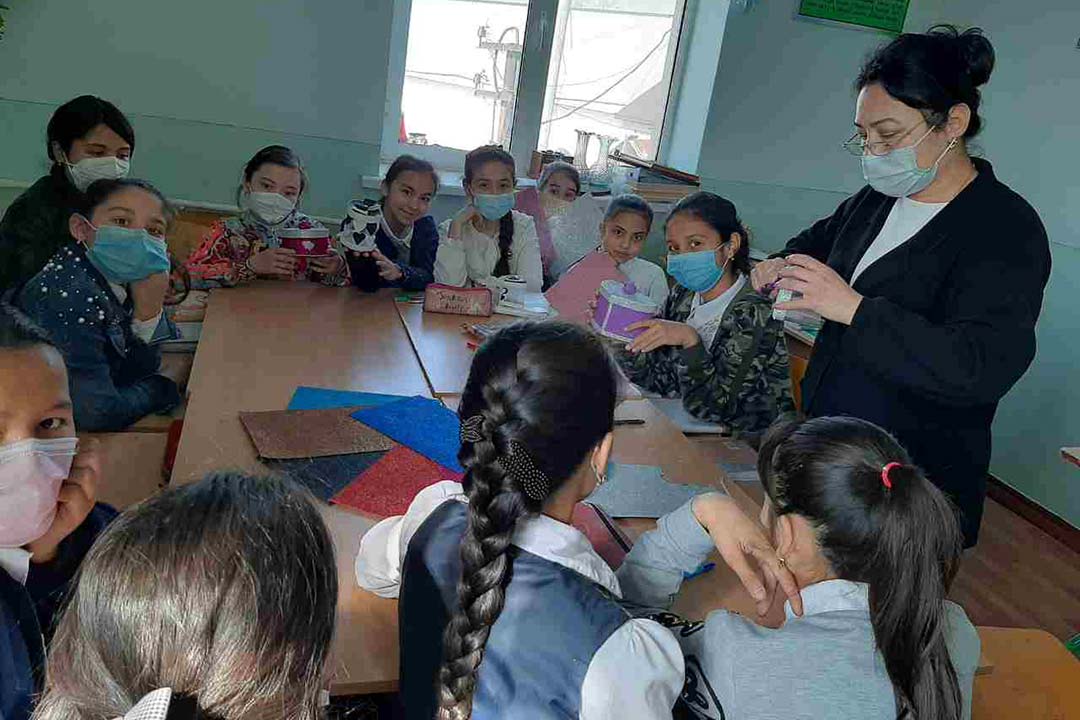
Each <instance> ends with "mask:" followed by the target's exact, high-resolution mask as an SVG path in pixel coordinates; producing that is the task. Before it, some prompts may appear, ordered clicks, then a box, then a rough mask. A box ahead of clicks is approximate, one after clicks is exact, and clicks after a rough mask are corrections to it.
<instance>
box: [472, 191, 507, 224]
mask: <svg viewBox="0 0 1080 720" xmlns="http://www.w3.org/2000/svg"><path fill="white" fill-rule="evenodd" d="M514 201H515V196H514V193H512V192H508V193H503V194H502V195H473V199H472V203H473V206H474V207H475V208H476V209H477V211H478V212H479V213H480V214H481V215H483V216H484V218H485V219H487V220H499V219H501V218H502V217H503V216H504V215H506V213H508V212H510V211H511V210H513V209H514Z"/></svg>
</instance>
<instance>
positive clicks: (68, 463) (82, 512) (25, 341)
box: [0, 306, 116, 720]
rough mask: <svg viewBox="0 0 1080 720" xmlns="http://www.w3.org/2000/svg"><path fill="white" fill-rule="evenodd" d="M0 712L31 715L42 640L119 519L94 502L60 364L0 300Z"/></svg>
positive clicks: (95, 462)
mask: <svg viewBox="0 0 1080 720" xmlns="http://www.w3.org/2000/svg"><path fill="white" fill-rule="evenodd" d="M0 408H3V412H0V497H2V498H3V501H2V502H0V668H3V672H0V717H3V718H5V720H28V718H29V717H30V712H31V710H32V702H33V699H34V698H35V697H36V696H37V695H38V694H39V693H40V692H41V690H42V688H41V678H42V671H43V670H44V666H45V641H46V640H47V639H48V638H50V637H52V631H53V618H54V616H55V615H56V614H57V610H58V608H59V606H60V603H61V601H62V599H63V598H64V597H65V596H66V595H67V592H68V586H69V584H70V583H71V582H72V579H73V578H74V577H75V573H76V571H77V570H78V569H79V565H80V563H81V562H82V559H83V556H85V555H86V553H87V551H88V550H89V549H90V545H91V544H92V543H93V542H94V538H96V537H97V535H98V533H100V532H101V530H102V529H103V528H104V527H105V525H106V524H107V523H108V522H109V520H111V519H112V518H113V516H115V515H116V512H115V511H114V510H112V508H110V507H108V506H105V505H100V504H97V505H96V504H95V503H94V499H95V496H96V491H97V484H98V476H99V474H100V468H101V458H100V453H99V452H98V446H97V441H96V440H91V439H86V440H82V441H79V440H78V439H76V437H75V423H74V422H73V420H72V415H71V398H70V396H69V395H68V379H67V372H66V370H65V369H64V360H63V358H62V357H61V356H60V353H59V352H58V351H57V349H56V348H55V347H54V346H53V345H52V343H51V342H50V341H49V339H48V338H47V337H46V335H45V334H44V332H42V331H41V330H40V329H38V328H36V327H34V326H33V325H31V324H30V322H29V321H28V320H27V319H26V318H25V317H24V316H23V315H22V314H21V313H19V312H18V311H16V310H14V309H13V308H11V307H8V306H0Z"/></svg>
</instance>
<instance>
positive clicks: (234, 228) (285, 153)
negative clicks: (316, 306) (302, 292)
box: [187, 145, 349, 288]
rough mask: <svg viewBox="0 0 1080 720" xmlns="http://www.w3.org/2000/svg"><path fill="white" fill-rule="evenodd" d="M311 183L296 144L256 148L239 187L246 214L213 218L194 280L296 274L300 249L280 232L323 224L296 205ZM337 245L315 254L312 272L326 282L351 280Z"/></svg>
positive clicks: (192, 265)
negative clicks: (283, 241) (328, 252)
mask: <svg viewBox="0 0 1080 720" xmlns="http://www.w3.org/2000/svg"><path fill="white" fill-rule="evenodd" d="M306 187H307V174H306V173H305V172H304V168H303V166H302V165H301V164H300V158H299V157H297V155H296V153H294V152H293V151H292V150H290V149H289V148H287V147H284V146H282V145H271V146H269V147H265V148H263V149H262V150H260V151H259V152H257V153H255V157H253V158H251V160H249V161H248V163H247V165H245V166H244V180H243V183H242V184H241V185H240V187H239V189H238V190H237V204H238V205H239V206H240V209H241V211H242V212H241V214H240V215H239V216H237V217H231V218H226V219H224V220H219V221H218V222H216V223H214V225H213V226H212V227H211V228H210V230H209V232H207V234H206V237H205V238H204V239H203V242H202V244H201V245H200V246H199V248H198V249H197V250H196V251H195V252H194V253H192V255H191V257H190V258H189V259H188V262H187V268H188V271H189V272H190V273H191V280H192V283H193V285H194V286H195V287H201V288H206V287H231V286H234V285H241V284H243V283H246V282H250V281H251V280H254V279H255V278H257V277H261V278H272V279H280V280H291V279H293V278H295V277H296V276H297V272H296V268H297V263H296V256H295V252H294V251H293V250H290V249H288V248H284V247H282V246H281V245H282V244H281V239H280V236H281V235H282V234H283V231H284V230H309V229H321V228H322V227H323V226H322V225H321V224H320V223H319V221H318V220H315V219H314V218H311V217H308V216H307V215H305V214H304V213H302V212H300V211H299V210H298V209H297V207H296V206H297V203H298V202H299V200H300V198H301V197H302V196H303V194H304V189H305V188H306ZM327 234H329V233H327ZM332 250H333V252H332V254H331V255H329V256H327V257H324V258H312V259H311V260H310V261H309V262H308V273H309V274H317V277H318V279H319V280H320V281H321V282H322V283H324V284H326V285H332V286H338V287H339V286H343V285H348V284H349V268H348V266H347V265H346V263H345V259H344V257H343V255H342V251H341V248H340V247H339V246H338V245H337V241H336V240H335V241H334V242H333V245H332Z"/></svg>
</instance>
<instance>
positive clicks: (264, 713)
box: [35, 473, 337, 720]
mask: <svg viewBox="0 0 1080 720" xmlns="http://www.w3.org/2000/svg"><path fill="white" fill-rule="evenodd" d="M336 605H337V570H336V568H335V565H334V547H333V544H332V542H331V540H330V536H329V534H328V533H327V530H326V526H325V525H324V524H323V521H322V517H321V516H320V515H319V511H318V510H317V509H316V508H315V506H314V504H313V503H312V502H311V500H310V499H309V497H308V495H307V493H305V492H303V491H301V490H299V489H297V488H296V487H295V486H293V485H292V484H291V483H289V482H288V481H285V480H279V479H273V478H255V477H246V476H243V475H238V474H226V473H222V474H215V475H210V476H208V477H207V478H205V479H204V480H202V481H200V482H197V483H194V484H191V485H182V486H179V487H172V488H170V489H168V490H165V491H164V492H162V493H160V494H158V495H155V496H153V497H152V498H150V499H149V500H145V501H144V502H142V503H140V504H139V505H136V506H135V507H133V508H131V509H129V510H127V511H126V512H124V514H123V515H121V516H120V517H119V518H118V519H117V520H116V521H115V522H113V523H112V525H111V526H110V527H109V529H108V530H107V531H106V532H105V533H104V534H102V536H101V537H100V538H99V539H98V542H97V544H96V545H94V547H93V549H92V550H91V551H90V554H89V555H88V556H87V558H86V561H85V563H84V570H83V572H82V574H81V575H80V576H79V582H78V585H77V587H76V588H75V591H74V593H73V594H72V596H71V598H70V599H69V600H68V603H67V606H66V607H65V609H64V613H63V616H62V617H61V619H60V623H59V625H58V627H57V630H56V637H55V638H54V639H53V642H52V646H51V647H50V649H49V664H48V674H47V676H46V690H45V695H44V697H43V698H42V700H41V705H40V706H39V708H38V711H37V714H36V715H35V717H37V718H40V719H41V720H96V719H99V718H119V717H123V716H125V715H127V714H128V713H131V715H128V716H129V717H140V718H153V719H154V720H165V718H166V717H169V718H177V717H186V718H218V719H219V720H249V719H250V718H290V719H295V720H319V718H322V717H323V715H322V708H321V707H320V694H321V692H322V691H323V689H324V688H325V687H326V682H327V676H326V675H327V674H326V667H325V666H326V659H327V656H328V654H329V651H330V639H331V637H332V635H333V631H334V616H335V608H336ZM155 707H156V711H155V710H154V708H155ZM133 708H137V710H138V711H144V712H145V713H146V714H143V713H140V712H138V711H137V712H134V713H132V710H133Z"/></svg>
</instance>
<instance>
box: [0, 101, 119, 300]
mask: <svg viewBox="0 0 1080 720" xmlns="http://www.w3.org/2000/svg"><path fill="white" fill-rule="evenodd" d="M45 135H46V149H47V152H48V155H49V162H50V163H51V164H52V168H51V169H50V171H49V174H48V175H46V176H45V177H43V178H40V179H39V180H38V181H37V182H35V183H34V184H33V185H32V186H31V187H30V189H28V190H27V191H26V192H24V193H23V194H22V195H20V196H19V197H18V198H16V200H15V202H13V203H12V204H11V206H10V207H9V208H8V209H7V212H5V213H3V219H2V220H0V295H3V294H4V291H5V290H13V291H15V290H18V289H19V288H21V287H22V285H23V283H25V282H26V281H27V280H29V279H30V278H32V277H33V276H34V275H36V274H37V273H38V271H40V270H41V268H42V267H44V266H45V263H47V262H48V261H49V258H51V257H52V256H53V254H54V253H56V251H57V250H59V249H60V248H61V247H63V246H64V245H67V244H68V243H70V242H71V234H70V233H69V232H68V219H69V218H71V213H73V212H77V211H78V210H79V209H81V208H82V204H83V202H84V197H83V193H85V192H86V188H88V187H89V186H90V183H92V182H93V181H94V180H102V179H106V180H115V179H117V178H122V177H127V174H128V168H129V165H130V162H131V155H132V153H134V152H135V131H134V130H133V129H132V128H131V123H129V122H128V119H127V118H126V117H124V114H123V113H122V112H120V111H119V110H118V109H117V108H116V106H115V105H113V104H112V103H111V102H109V101H107V100H102V99H101V98H99V97H94V96H93V95H83V96H81V97H77V98H75V99H74V100H70V101H68V102H66V103H64V104H63V105H61V106H60V107H58V108H57V109H56V112H54V113H53V115H52V118H50V119H49V125H48V128H47V129H46V132H45Z"/></svg>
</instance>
